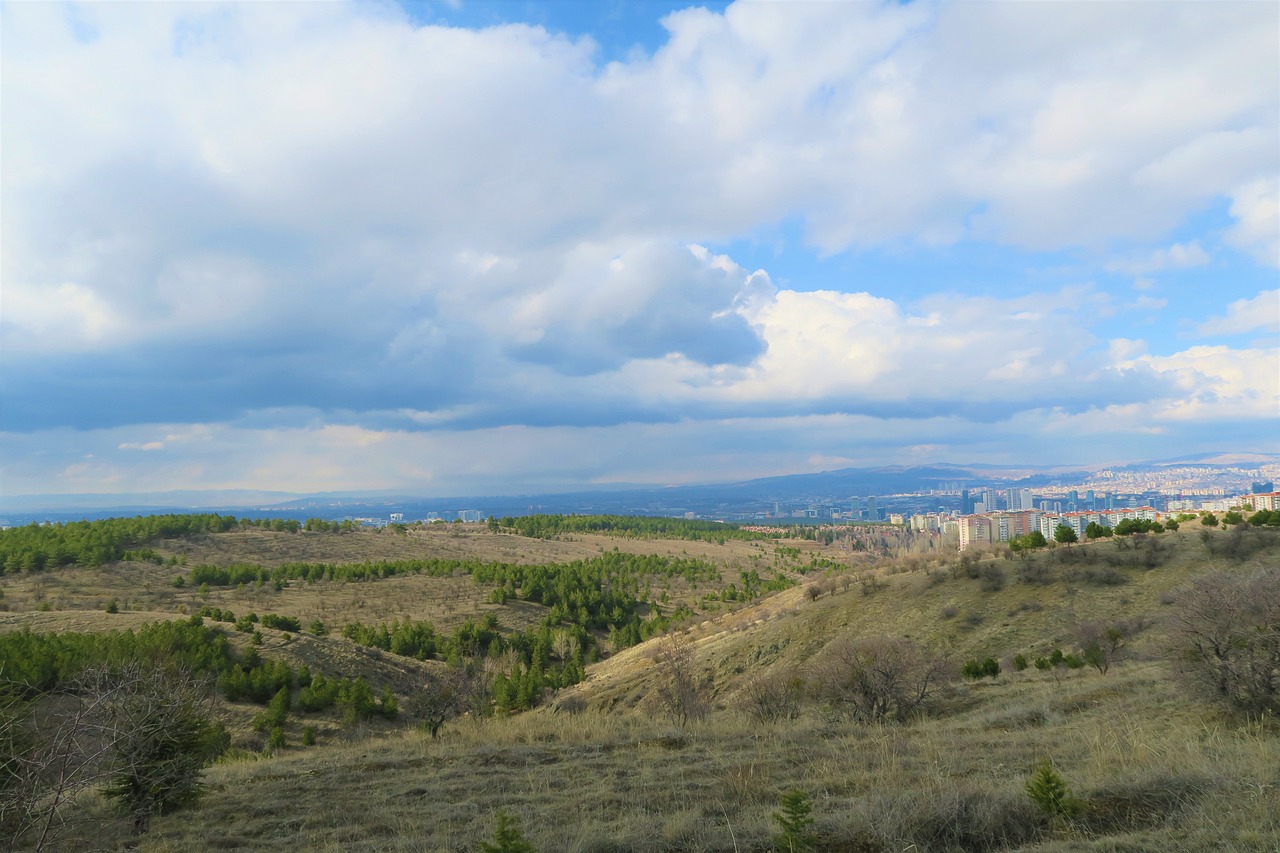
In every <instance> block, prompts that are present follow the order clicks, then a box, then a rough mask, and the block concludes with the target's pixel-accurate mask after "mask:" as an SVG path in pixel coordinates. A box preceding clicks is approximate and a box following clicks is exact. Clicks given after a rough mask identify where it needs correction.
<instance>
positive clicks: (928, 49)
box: [0, 0, 1280, 496]
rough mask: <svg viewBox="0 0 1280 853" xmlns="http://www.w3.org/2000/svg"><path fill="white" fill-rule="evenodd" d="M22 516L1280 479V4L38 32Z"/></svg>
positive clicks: (255, 8) (8, 211) (12, 46)
mask: <svg viewBox="0 0 1280 853" xmlns="http://www.w3.org/2000/svg"><path fill="white" fill-rule="evenodd" d="M0 37H2V38H3V43H2V45H0V46H2V50H0V494H3V495H9V496H12V495H21V494H68V493H102V492H142V491H164V490H169V489H271V490H280V491H290V492H317V491H344V490H345V491H351V490H397V491H401V492H404V493H409V494H419V495H482V494H519V493H531V492H538V491H557V490H571V489H577V488H582V487H594V486H605V485H609V484H623V483H627V484H667V483H672V484H674V483H696V482H725V481H738V480H745V479H749V478H753V477H759V476H769V475H776V474H786V473H800V472H812V471H821V470H831V469H837V468H844V467H864V466H877V465H911V464H927V463H934V462H954V463H979V462H980V463H987V464H1046V465H1049V464H1079V465H1106V464H1113V463H1116V462H1123V461H1136V460H1149V459H1161V458H1171V457H1177V456H1183V455H1188V454H1195V453H1202V452H1214V451H1260V452H1280V438H1278V436H1280V429H1278V428H1277V427H1278V426H1280V275H1278V272H1280V5H1277V4H1275V3H1265V2H1243V3H1234V2H1219V3H1212V4H1209V3H1200V2H1191V3H1178V2H1162V3H1148V2H1134V3H1126V2H1113V3H1087V2H1063V3H1055V2H1043V3H1019V2H991V3H984V2H957V3H933V2H908V3H873V2H805V1H804V0H800V1H799V2H778V0H772V2H735V3H732V4H727V3H716V4H708V5H704V6H694V5H689V6H686V5H685V4H682V3H675V2H652V3H644V2H638V3H637V2H627V3H624V2H621V0H603V2H599V3H585V2H563V3H546V2H542V3H535V2H518V0H511V1H510V2H501V3H493V2H469V0H458V2H451V3H443V2H441V3H432V2H414V3H405V4H394V3H387V2H361V3H306V2H298V3H238V4H220V3H212V4H203V3H147V4H142V3H109V2H100V3H98V2H95V3H73V4H59V3H53V2H48V3H44V2H42V3H22V2H9V3H5V4H3V5H0Z"/></svg>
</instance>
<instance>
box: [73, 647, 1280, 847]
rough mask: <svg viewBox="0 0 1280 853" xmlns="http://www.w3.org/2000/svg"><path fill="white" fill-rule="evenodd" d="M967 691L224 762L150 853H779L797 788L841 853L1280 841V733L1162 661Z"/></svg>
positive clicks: (507, 725) (417, 737)
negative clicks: (508, 827) (934, 711)
mask: <svg viewBox="0 0 1280 853" xmlns="http://www.w3.org/2000/svg"><path fill="white" fill-rule="evenodd" d="M964 693H965V694H966V695H963V696H960V697H956V698H955V700H954V701H956V702H957V704H958V705H960V706H965V710H963V711H959V712H957V713H954V714H950V715H947V716H945V717H942V718H940V719H932V720H924V721H921V722H917V723H912V724H906V725H883V726H872V725H860V724H854V723H849V722H839V721H834V722H833V721H831V720H829V719H825V718H823V717H822V716H821V715H819V714H807V715H805V716H803V717H801V718H800V719H799V720H795V721H792V722H789V723H785V724H774V725H760V724H756V723H752V722H750V721H748V720H747V719H746V718H745V717H743V716H741V715H739V714H736V713H734V712H731V711H722V712H718V713H716V714H714V715H713V716H712V717H711V718H710V719H709V720H708V721H706V722H705V723H701V724H697V725H693V726H690V727H688V728H687V729H684V730H680V729H676V728H674V727H672V726H671V725H670V724H668V723H666V722H664V721H662V720H660V719H657V718H654V717H652V716H647V715H643V714H638V713H631V712H627V713H603V712H586V713H583V714H577V715H568V714H556V713H552V712H548V711H535V712H532V713H528V714H525V715H523V716H521V717H518V718H514V719H510V720H495V719H490V720H479V721H471V722H466V723H461V724H459V725H456V726H453V727H451V728H449V729H448V730H447V732H446V734H445V736H444V737H443V738H441V739H439V740H435V741H433V740H431V739H430V738H429V737H427V736H425V735H422V734H419V733H416V732H413V733H408V734H403V735H396V736H391V737H388V738H383V739H379V740H374V741H367V742H360V743H352V744H350V745H346V746H342V745H339V746H332V747H326V748H323V749H320V748H317V749H314V750H297V751H293V750H290V751H286V752H285V753H283V754H281V755H278V756H276V757H274V758H269V759H263V760H259V761H251V762H247V763H246V762H238V763H230V764H220V765H217V766H215V767H213V768H212V769H210V770H209V771H208V781H209V793H208V795H207V797H206V799H205V801H204V803H203V804H202V805H201V806H200V807H199V808H198V809H196V810H194V811H191V812H187V813H184V814H175V815H173V816H172V817H171V818H164V819H161V820H159V821H158V822H157V823H156V825H155V827H154V829H153V830H152V831H151V832H150V833H149V834H148V835H147V836H145V837H144V838H143V840H142V844H141V846H140V847H139V849H140V850H143V851H153V853H178V851H203V850H270V849H277V848H278V847H279V846H280V845H287V846H291V847H294V848H295V849H304V850H317V851H340V850H341V851H356V850H360V851H375V850H376V851H384V850H385V851H446V850H448V851H463V850H475V849H477V846H478V844H479V843H480V842H481V841H482V840H485V839H490V838H491V837H492V832H493V826H494V815H495V813H496V812H497V810H498V809H500V808H501V809H505V810H506V811H507V812H509V813H510V814H512V815H515V816H516V817H518V818H519V820H520V823H521V825H522V827H523V828H524V831H525V834H526V835H527V837H528V838H529V839H530V840H531V841H532V842H533V843H534V844H535V845H536V846H537V848H538V849H541V850H548V851H551V850H566V851H603V850H637V851H669V850H707V851H732V850H742V851H745V850H766V849H770V847H769V841H770V837H771V833H772V832H773V831H774V830H775V829H776V827H775V826H774V824H773V821H772V820H771V817H770V816H771V814H772V813H773V812H774V811H776V810H777V807H778V801H779V797H780V796H781V794H782V793H784V792H786V791H788V790H791V789H799V790H803V791H806V792H807V793H808V794H809V795H810V797H811V798H812V800H813V802H814V816H815V818H816V820H817V823H816V829H817V833H818V836H819V838H820V839H821V845H822V846H821V849H824V850H905V849H916V850H995V849H1008V850H1037V851H1046V853H1047V851H1067V850H1096V851H1116V850H1125V851H1152V853H1157V851H1159V852H1160V853H1177V851H1183V853H1192V851H1210V850H1219V851H1259V852H1260V853H1261V851H1266V853H1272V851H1274V850H1275V849H1276V845H1277V844H1278V843H1280V818H1278V817H1277V816H1278V815H1280V739H1278V738H1277V736H1276V734H1275V732H1273V731H1267V730H1265V729H1264V728H1261V727H1259V726H1257V725H1248V724H1235V723H1230V722H1228V721H1224V720H1223V719H1221V718H1219V717H1218V716H1217V715H1216V714H1214V713H1213V712H1211V711H1208V710H1206V709H1204V708H1203V707H1197V706H1195V705H1194V704H1191V703H1188V702H1187V701H1186V699H1185V698H1184V697H1182V696H1180V695H1179V692H1178V691H1177V690H1176V689H1174V688H1173V687H1172V686H1171V685H1170V684H1169V682H1168V681H1167V680H1166V679H1165V678H1164V677H1163V673H1162V672H1161V671H1160V668H1159V667H1158V666H1156V665H1152V664H1144V665H1136V666H1131V667H1126V668H1125V669H1124V670H1123V671H1122V672H1116V673H1112V674H1111V675H1109V676H1105V677H1104V676H1100V675H1097V674H1096V673H1084V672H1081V673H1078V674H1073V675H1072V676H1071V677H1069V678H1067V679H1064V680H1063V681H1062V683H1061V684H1058V683H1055V682H1054V680H1053V679H1052V678H1050V677H1048V676H1044V675H1042V674H1039V673H1036V674H1017V675H1011V676H1006V677H1002V678H1001V679H1000V680H999V681H997V682H993V683H987V684H983V685H982V686H981V687H973V688H967V689H965V691H964ZM1046 757H1047V758H1051V759H1052V760H1053V761H1054V762H1055V764H1056V765H1057V766H1058V768H1059V769H1060V771H1061V773H1062V775H1063V777H1064V778H1065V779H1066V780H1067V782H1068V783H1069V784H1070V786H1071V788H1072V789H1073V791H1074V792H1075V793H1076V794H1077V795H1079V796H1082V797H1084V798H1085V799H1086V801H1087V802H1089V803H1090V808H1089V810H1088V811H1087V812H1086V813H1085V815H1083V816H1082V817H1080V818H1079V819H1078V820H1076V821H1075V822H1073V823H1072V824H1069V825H1067V824H1063V825H1053V824H1051V823H1050V822H1047V821H1045V820H1044V819H1043V818H1042V817H1041V816H1040V815H1039V814H1037V813H1036V811H1035V809H1034V808H1033V807H1032V805H1031V803H1030V801H1029V800H1028V799H1027V797H1026V796H1025V794H1024V792H1023V786H1024V784H1025V781H1026V778H1027V776H1028V774H1029V773H1030V771H1031V769H1032V768H1033V767H1034V766H1035V764H1036V763H1037V762H1038V761H1040V760H1042V759H1044V758H1046ZM90 807H91V808H100V805H94V806H90ZM877 839H885V840H889V841H892V842H893V844H892V846H891V845H890V844H889V843H885V844H883V845H881V843H880V842H879V841H877ZM911 845H915V846H914V847H912V846H911Z"/></svg>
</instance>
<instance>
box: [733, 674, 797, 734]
mask: <svg viewBox="0 0 1280 853" xmlns="http://www.w3.org/2000/svg"><path fill="white" fill-rule="evenodd" d="M804 687H805V684H804V679H803V678H801V677H800V676H798V675H793V674H790V673H784V672H776V673H768V674H765V675H760V676H757V677H756V678H753V679H752V680H751V681H749V682H748V683H747V686H746V687H745V688H744V689H743V691H742V708H743V710H744V711H746V712H747V714H748V715H749V716H750V717H751V718H752V719H753V720H755V721H756V722H759V723H776V722H781V721H783V720H794V719H795V718H796V717H797V716H798V715H799V714H800V704H801V700H802V699H803V697H804Z"/></svg>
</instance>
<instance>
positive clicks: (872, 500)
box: [867, 495, 880, 521]
mask: <svg viewBox="0 0 1280 853" xmlns="http://www.w3.org/2000/svg"><path fill="white" fill-rule="evenodd" d="M867 520H868V521H879V520H880V510H879V508H878V507H877V506H876V496H875V495H871V496H870V497H868V498H867Z"/></svg>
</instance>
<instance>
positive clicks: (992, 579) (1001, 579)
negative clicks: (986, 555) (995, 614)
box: [981, 562, 1005, 592]
mask: <svg viewBox="0 0 1280 853" xmlns="http://www.w3.org/2000/svg"><path fill="white" fill-rule="evenodd" d="M981 575H982V589H983V591H985V592H999V591H1000V590H1002V589H1004V583H1005V575H1004V569H1002V568H1000V564H999V563H996V562H990V563H983V565H982V572H981Z"/></svg>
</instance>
